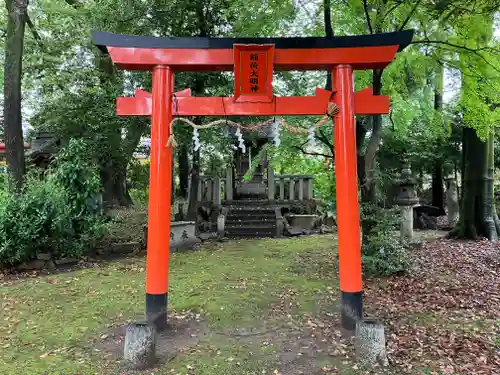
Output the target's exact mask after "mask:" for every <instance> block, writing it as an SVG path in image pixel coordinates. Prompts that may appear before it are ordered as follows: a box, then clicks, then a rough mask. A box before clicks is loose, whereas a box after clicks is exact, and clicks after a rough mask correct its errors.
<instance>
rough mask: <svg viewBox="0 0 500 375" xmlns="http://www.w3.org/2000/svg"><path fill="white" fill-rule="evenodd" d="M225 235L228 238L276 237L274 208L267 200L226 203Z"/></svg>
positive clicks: (243, 200)
mask: <svg viewBox="0 0 500 375" xmlns="http://www.w3.org/2000/svg"><path fill="white" fill-rule="evenodd" d="M225 208H226V210H227V215H226V222H225V233H226V237H229V238H245V237H246V238H252V237H253V238H256V237H257V238H258V237H260V238H262V237H276V236H277V225H276V212H275V206H273V205H270V204H269V201H268V200H263V199H241V200H238V201H232V202H227V203H226V204H225Z"/></svg>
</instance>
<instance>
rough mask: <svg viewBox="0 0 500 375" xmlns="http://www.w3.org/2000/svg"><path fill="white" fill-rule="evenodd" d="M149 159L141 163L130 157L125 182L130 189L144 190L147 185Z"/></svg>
mask: <svg viewBox="0 0 500 375" xmlns="http://www.w3.org/2000/svg"><path fill="white" fill-rule="evenodd" d="M149 165H150V163H149V161H147V162H145V163H141V162H140V161H139V160H137V159H132V160H131V161H130V163H129V164H128V168H127V183H128V184H129V186H130V188H131V189H136V190H145V189H147V188H148V187H149Z"/></svg>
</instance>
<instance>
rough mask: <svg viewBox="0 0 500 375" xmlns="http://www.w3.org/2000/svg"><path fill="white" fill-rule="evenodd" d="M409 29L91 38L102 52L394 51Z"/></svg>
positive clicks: (410, 33) (410, 32) (104, 35)
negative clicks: (265, 47)
mask: <svg viewBox="0 0 500 375" xmlns="http://www.w3.org/2000/svg"><path fill="white" fill-rule="evenodd" d="M413 33H414V31H413V30H404V31H399V32H392V33H378V34H368V35H353V36H335V37H332V38H326V37H286V38H204V37H155V36H143V35H125V34H114V33H109V32H93V33H92V40H93V41H94V43H95V44H96V45H97V46H98V47H99V48H100V49H101V50H102V51H104V52H107V47H123V48H148V49H149V48H151V49H232V48H233V45H234V44H274V45H275V48H276V49H330V48H354V47H376V46H394V45H398V46H399V48H398V51H402V50H403V49H404V48H405V47H407V46H408V45H409V44H410V42H411V40H412V38H413Z"/></svg>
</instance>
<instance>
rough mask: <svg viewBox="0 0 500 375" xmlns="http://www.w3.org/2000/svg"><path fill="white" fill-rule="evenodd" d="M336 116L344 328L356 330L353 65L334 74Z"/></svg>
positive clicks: (359, 296) (358, 279)
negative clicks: (337, 110)
mask: <svg viewBox="0 0 500 375" xmlns="http://www.w3.org/2000/svg"><path fill="white" fill-rule="evenodd" d="M333 91H334V92H335V95H334V98H333V99H334V102H335V104H337V106H338V107H339V109H340V110H339V113H338V114H337V115H336V116H335V137H334V142H335V174H336V183H337V191H336V193H337V227H338V247H339V248H338V252H339V279H340V291H341V292H340V294H341V314H342V316H341V320H342V326H343V327H344V328H346V329H348V330H354V328H355V326H356V322H357V321H358V320H359V319H360V318H362V316H363V292H362V276H361V275H362V274H361V242H360V228H359V203H358V179H357V174H356V128H355V121H354V87H353V72H352V67H351V66H350V65H338V66H336V67H335V68H334V70H333Z"/></svg>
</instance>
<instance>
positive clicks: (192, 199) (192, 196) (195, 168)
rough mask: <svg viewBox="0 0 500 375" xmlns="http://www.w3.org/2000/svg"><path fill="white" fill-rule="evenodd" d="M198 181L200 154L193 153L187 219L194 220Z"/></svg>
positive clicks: (197, 152)
mask: <svg viewBox="0 0 500 375" xmlns="http://www.w3.org/2000/svg"><path fill="white" fill-rule="evenodd" d="M199 181H200V152H199V151H193V165H192V167H191V188H190V191H189V204H188V213H187V216H188V219H189V220H196V215H197V211H196V210H197V208H198V207H197V206H198V184H199Z"/></svg>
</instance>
